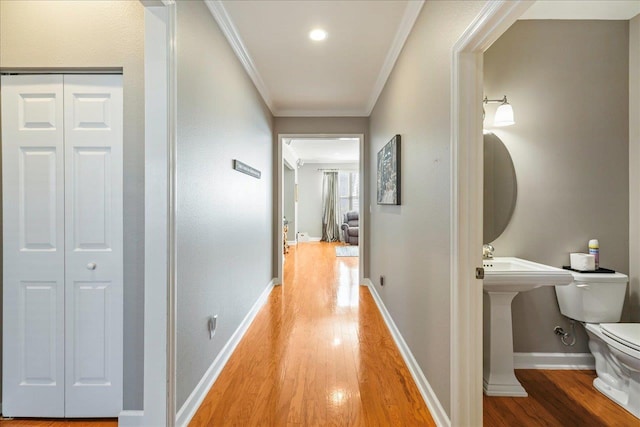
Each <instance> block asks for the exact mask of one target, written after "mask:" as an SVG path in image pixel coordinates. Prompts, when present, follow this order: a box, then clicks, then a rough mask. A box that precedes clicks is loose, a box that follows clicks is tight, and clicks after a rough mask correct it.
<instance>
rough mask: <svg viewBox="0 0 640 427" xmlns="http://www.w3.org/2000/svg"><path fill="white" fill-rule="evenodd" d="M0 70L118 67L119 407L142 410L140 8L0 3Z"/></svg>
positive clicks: (113, 3) (110, 4)
mask: <svg viewBox="0 0 640 427" xmlns="http://www.w3.org/2000/svg"><path fill="white" fill-rule="evenodd" d="M0 67H2V68H28V67H34V68H44V69H53V68H66V69H69V68H78V69H82V68H88V67H93V68H102V67H122V68H123V79H124V395H123V400H124V409H142V400H143V399H142V398H143V363H144V357H143V352H144V347H143V326H144V8H143V6H142V5H141V4H140V2H138V1H81V2H78V1H0Z"/></svg>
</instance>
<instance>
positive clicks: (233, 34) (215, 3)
mask: <svg viewBox="0 0 640 427" xmlns="http://www.w3.org/2000/svg"><path fill="white" fill-rule="evenodd" d="M204 2H205V4H206V5H207V7H208V8H209V11H210V12H211V15H213V18H214V19H215V20H216V22H217V23H218V25H219V26H220V30H222V33H223V34H224V36H225V37H226V38H227V40H228V41H229V44H230V45H231V48H232V49H233V51H234V52H235V54H236V56H237V57H238V59H239V60H240V62H241V63H242V66H243V67H244V69H245V71H246V72H247V74H248V75H249V77H250V78H251V80H252V81H253V84H254V85H255V86H256V89H258V92H260V95H262V99H263V100H264V102H265V104H267V106H268V107H269V110H271V112H272V113H274V115H275V111H274V108H273V98H272V97H271V93H269V89H267V85H266V84H265V83H264V80H262V76H261V75H260V73H259V72H258V69H257V68H256V66H255V64H254V63H253V59H251V55H249V51H248V50H247V48H246V46H245V45H244V42H243V41H242V37H240V33H239V32H238V29H237V28H236V26H235V25H234V24H233V21H232V20H231V17H230V16H229V13H228V12H227V10H226V9H225V7H224V4H223V3H222V2H221V1H219V0H204Z"/></svg>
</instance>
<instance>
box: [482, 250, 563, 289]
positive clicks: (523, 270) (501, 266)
mask: <svg viewBox="0 0 640 427" xmlns="http://www.w3.org/2000/svg"><path fill="white" fill-rule="evenodd" d="M482 265H483V267H484V281H483V289H484V290H485V291H487V292H524V291H530V290H532V289H535V288H539V287H541V286H556V285H568V284H569V283H571V282H573V276H572V275H571V272H569V271H567V270H563V269H561V268H556V267H551V266H548V265H544V264H538V263H537V262H533V261H527V260H526V259H520V258H513V257H496V258H494V259H490V260H484V261H482Z"/></svg>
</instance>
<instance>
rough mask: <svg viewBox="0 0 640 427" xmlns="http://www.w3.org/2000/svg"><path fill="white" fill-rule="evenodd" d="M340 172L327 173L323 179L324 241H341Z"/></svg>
mask: <svg viewBox="0 0 640 427" xmlns="http://www.w3.org/2000/svg"><path fill="white" fill-rule="evenodd" d="M338 200H339V199H338V172H325V173H324V176H323V178H322V241H323V242H337V241H338V240H340V221H339V219H338V212H339V210H338Z"/></svg>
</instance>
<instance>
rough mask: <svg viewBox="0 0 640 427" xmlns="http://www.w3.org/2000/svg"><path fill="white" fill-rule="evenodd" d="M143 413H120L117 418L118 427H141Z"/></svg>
mask: <svg viewBox="0 0 640 427" xmlns="http://www.w3.org/2000/svg"><path fill="white" fill-rule="evenodd" d="M143 425H144V411H122V412H120V415H119V416H118V427H142V426H143Z"/></svg>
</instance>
